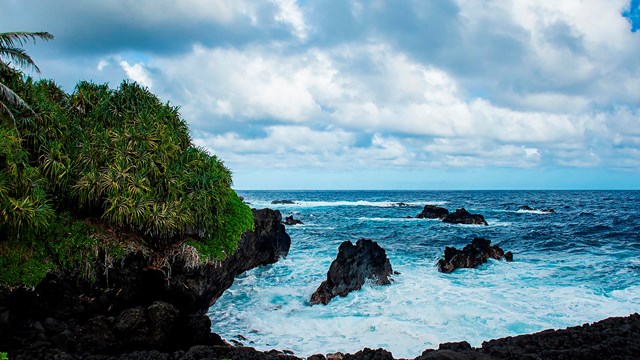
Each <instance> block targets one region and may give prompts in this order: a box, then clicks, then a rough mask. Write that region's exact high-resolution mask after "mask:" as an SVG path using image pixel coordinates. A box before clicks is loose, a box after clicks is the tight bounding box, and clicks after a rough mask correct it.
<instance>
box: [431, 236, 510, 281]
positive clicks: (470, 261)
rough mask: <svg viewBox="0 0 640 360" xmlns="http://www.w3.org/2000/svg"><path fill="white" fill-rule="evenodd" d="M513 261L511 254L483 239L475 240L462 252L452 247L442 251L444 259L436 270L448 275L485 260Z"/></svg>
mask: <svg viewBox="0 0 640 360" xmlns="http://www.w3.org/2000/svg"><path fill="white" fill-rule="evenodd" d="M489 258H492V259H496V260H500V259H505V260H507V261H512V260H513V254H512V253H511V252H510V251H509V252H507V253H505V252H504V250H502V249H501V248H500V247H499V246H498V245H494V246H491V241H490V240H487V239H484V238H475V239H473V241H471V244H468V245H467V246H465V247H464V249H462V250H458V249H456V248H454V247H448V246H447V247H446V248H445V249H444V259H440V260H439V261H438V270H440V271H441V272H444V273H450V272H452V271H454V270H455V269H458V268H475V267H477V266H479V265H482V264H484V263H486V262H487V259H489Z"/></svg>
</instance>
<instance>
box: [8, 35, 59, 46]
mask: <svg viewBox="0 0 640 360" xmlns="http://www.w3.org/2000/svg"><path fill="white" fill-rule="evenodd" d="M36 40H44V41H48V40H53V35H51V34H49V33H48V32H26V31H14V32H4V33H0V47H14V46H23V45H24V44H27V43H29V42H34V43H35V42H36Z"/></svg>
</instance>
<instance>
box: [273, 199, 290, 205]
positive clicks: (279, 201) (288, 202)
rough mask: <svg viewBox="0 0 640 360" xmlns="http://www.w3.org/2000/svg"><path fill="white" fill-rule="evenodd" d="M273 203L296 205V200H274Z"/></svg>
mask: <svg viewBox="0 0 640 360" xmlns="http://www.w3.org/2000/svg"><path fill="white" fill-rule="evenodd" d="M271 204H272V205H294V204H295V202H293V201H291V200H273V201H272V202H271Z"/></svg>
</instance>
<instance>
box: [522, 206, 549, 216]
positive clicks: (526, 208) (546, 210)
mask: <svg viewBox="0 0 640 360" xmlns="http://www.w3.org/2000/svg"><path fill="white" fill-rule="evenodd" d="M518 210H519V211H540V212H543V213H549V214H551V213H555V212H556V211H555V210H554V209H552V208H548V209H535V208H532V207H531V206H529V205H523V206H520V207H519V208H518Z"/></svg>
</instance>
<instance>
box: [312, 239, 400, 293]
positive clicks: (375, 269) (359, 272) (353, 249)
mask: <svg viewBox="0 0 640 360" xmlns="http://www.w3.org/2000/svg"><path fill="white" fill-rule="evenodd" d="M392 274H393V270H392V269H391V263H390V262H389V259H388V258H387V254H386V252H385V251H384V249H383V248H381V247H380V246H379V245H378V243H376V242H374V241H371V240H370V239H360V240H358V241H357V242H356V245H353V244H352V243H351V241H345V242H343V243H342V244H340V247H339V248H338V256H337V257H336V259H335V260H333V262H332V263H331V266H330V267H329V271H328V272H327V280H325V281H323V282H322V284H320V286H319V287H318V289H317V290H316V291H315V292H314V293H313V295H312V296H311V300H310V304H311V305H316V304H324V305H326V304H328V303H329V301H331V299H333V298H334V297H336V296H347V294H348V293H349V292H351V291H353V290H359V289H360V288H361V287H362V285H364V283H365V281H366V280H367V279H370V280H372V281H373V282H374V283H375V284H378V285H388V284H390V283H391V281H390V277H391V275H392Z"/></svg>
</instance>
